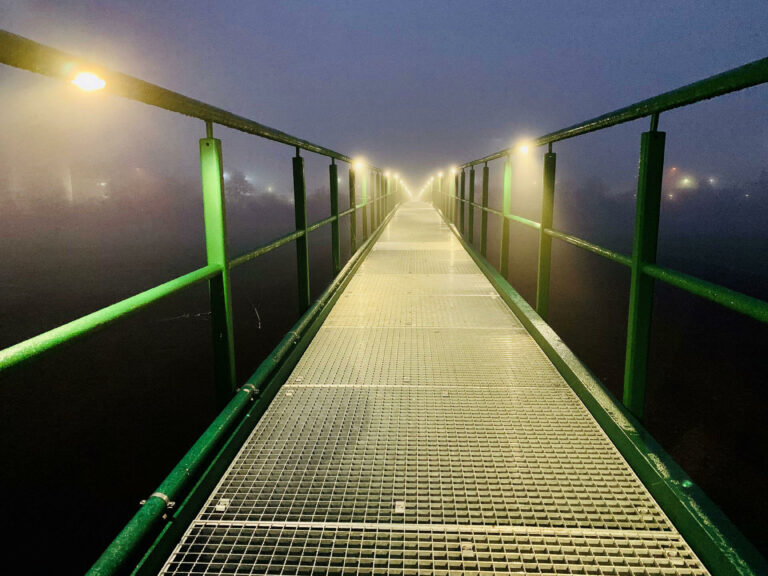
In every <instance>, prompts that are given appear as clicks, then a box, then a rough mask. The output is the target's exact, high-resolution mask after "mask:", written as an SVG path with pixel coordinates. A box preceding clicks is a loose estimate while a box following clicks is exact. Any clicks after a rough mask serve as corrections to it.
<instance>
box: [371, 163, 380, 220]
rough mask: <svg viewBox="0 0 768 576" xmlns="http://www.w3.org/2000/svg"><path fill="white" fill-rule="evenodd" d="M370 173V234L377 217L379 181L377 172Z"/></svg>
mask: <svg viewBox="0 0 768 576" xmlns="http://www.w3.org/2000/svg"><path fill="white" fill-rule="evenodd" d="M370 174H371V234H373V231H374V230H376V227H377V222H378V218H379V210H378V208H379V206H378V203H379V182H378V173H377V172H376V171H375V170H374V171H373V172H371V173H370Z"/></svg>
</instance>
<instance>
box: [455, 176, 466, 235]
mask: <svg viewBox="0 0 768 576" xmlns="http://www.w3.org/2000/svg"><path fill="white" fill-rule="evenodd" d="M466 180H467V176H466V172H464V169H463V168H462V169H461V191H460V195H461V196H460V199H459V202H458V203H457V205H458V207H459V209H460V210H461V212H459V232H460V233H461V235H462V236H464V208H465V206H464V191H465V187H466Z"/></svg>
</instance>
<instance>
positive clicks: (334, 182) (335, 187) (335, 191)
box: [328, 162, 341, 276]
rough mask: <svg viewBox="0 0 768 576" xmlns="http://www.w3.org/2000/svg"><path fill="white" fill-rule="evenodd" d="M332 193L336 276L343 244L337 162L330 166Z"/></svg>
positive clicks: (334, 272) (333, 264)
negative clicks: (340, 240)
mask: <svg viewBox="0 0 768 576" xmlns="http://www.w3.org/2000/svg"><path fill="white" fill-rule="evenodd" d="M328 178H329V184H330V192H331V220H332V221H331V260H332V267H333V274H334V276H335V275H336V274H338V273H339V270H341V244H340V243H339V167H338V166H336V163H335V162H331V164H330V165H329V166H328Z"/></svg>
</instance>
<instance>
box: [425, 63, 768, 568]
mask: <svg viewBox="0 0 768 576" xmlns="http://www.w3.org/2000/svg"><path fill="white" fill-rule="evenodd" d="M766 82H768V58H763V59H761V60H757V61H755V62H752V63H749V64H746V65H744V66H740V67H738V68H734V69H733V70H729V71H727V72H724V73H722V74H718V75H716V76H712V77H710V78H706V79H704V80H701V81H699V82H695V83H693V84H689V85H687V86H683V87H682V88H678V89H676V90H672V91H670V92H666V93H664V94H661V95H659V96H656V97H654V98H649V99H647V100H643V101H641V102H637V103H635V104H632V105H630V106H627V107H625V108H621V109H619V110H616V111H614V112H610V113H608V114H604V115H602V116H598V117H597V118H593V119H591V120H587V121H585V122H581V123H579V124H575V125H573V126H570V127H568V128H564V129H562V130H558V131H556V132H552V133H550V134H547V135H544V136H541V137H539V138H537V139H536V140H534V141H533V142H532V145H534V146H544V145H547V146H548V149H547V153H546V154H545V157H544V177H543V185H542V211H541V213H542V222H535V221H533V220H529V219H527V218H523V217H521V216H518V215H515V214H512V212H511V211H510V205H511V155H512V153H513V152H514V148H505V149H504V150H501V151H499V152H496V153H494V154H490V155H488V156H484V157H482V158H478V159H477V160H472V161H470V162H466V163H464V164H461V165H460V166H459V170H461V172H462V175H463V173H464V169H465V168H467V167H469V168H470V169H474V166H476V165H478V164H483V165H484V168H483V200H482V204H480V205H478V204H476V203H475V202H474V200H473V199H469V200H467V199H465V198H464V195H463V194H461V195H459V194H455V195H453V194H451V193H450V191H448V192H443V191H442V189H441V188H438V189H437V190H436V189H435V188H434V185H433V187H432V199H433V204H434V205H435V207H436V208H437V209H438V210H439V211H440V212H441V213H442V214H443V217H444V218H445V220H446V221H447V222H448V223H450V225H452V226H453V229H454V232H455V233H456V234H458V235H459V236H460V237H463V236H464V226H463V225H462V222H461V219H460V218H459V217H457V215H456V212H457V211H458V210H454V209H452V205H453V203H454V202H455V203H456V205H457V206H461V210H462V212H461V213H462V215H463V210H464V204H466V203H469V206H470V207H472V208H478V209H479V210H481V214H482V226H481V234H480V255H476V254H474V251H473V249H472V248H471V246H473V245H474V243H475V239H474V238H473V237H470V238H463V241H464V242H465V244H466V245H467V247H468V248H469V249H470V252H471V253H473V256H474V257H475V258H476V259H479V260H478V261H479V262H480V263H481V264H482V267H485V268H484V270H485V271H486V274H491V275H493V274H492V273H490V272H489V271H488V270H487V269H486V268H487V266H486V264H487V261H485V260H484V258H485V252H486V244H487V224H486V223H487V215H488V214H494V215H496V216H498V217H499V218H500V219H501V222H502V234H501V246H500V251H499V253H500V258H499V262H498V265H497V269H498V270H499V272H498V273H495V272H494V273H495V274H497V275H498V276H499V280H498V284H499V286H500V289H501V290H502V291H503V290H504V286H503V284H504V282H506V278H507V276H508V274H507V263H508V257H509V256H508V255H509V223H510V222H517V223H519V224H522V225H525V226H528V227H531V228H536V229H538V230H539V249H538V250H539V254H538V270H537V279H536V313H537V316H538V318H539V319H540V320H539V321H538V322H541V319H546V316H547V313H548V309H549V281H550V268H551V239H552V238H555V239H558V240H561V241H563V242H566V243H569V244H571V245H573V246H576V247H578V248H581V249H583V250H587V251H589V252H591V253H593V254H596V255H598V256H601V257H603V258H606V259H608V260H610V261H612V262H616V263H618V264H621V265H623V266H627V267H629V268H630V270H631V279H630V299H629V318H628V329H627V341H626V357H625V370H624V394H623V403H624V406H625V407H626V410H628V412H629V414H631V416H632V417H633V418H636V419H637V420H638V422H639V421H641V420H642V417H643V414H644V410H645V387H646V367H647V364H648V351H649V347H650V338H651V330H650V324H651V315H652V309H653V287H654V284H653V283H654V281H655V280H659V281H661V282H664V283H666V284H668V285H671V286H674V287H676V288H679V289H681V290H684V291H686V292H688V293H690V294H693V295H696V296H699V297H702V298H705V299H707V300H710V301H712V302H715V303H717V304H720V305H722V306H724V307H726V308H729V309H731V310H734V311H735V312H738V313H740V314H743V315H745V316H748V317H750V318H753V319H755V320H757V321H759V322H766V323H768V302H765V301H763V300H760V299H758V298H753V297H751V296H747V295H746V294H742V293H740V292H737V291H735V290H731V289H729V288H726V287H724V286H720V285H718V284H714V283H711V282H707V281H705V280H701V279H699V278H695V277H693V276H689V275H687V274H683V273H681V272H678V271H675V270H669V269H667V268H662V267H660V266H657V265H656V248H657V240H658V227H659V209H660V202H661V185H662V173H663V164H664V142H665V133H664V132H660V131H659V130H658V126H659V114H660V113H661V112H664V111H667V110H672V109H674V108H678V107H681V106H687V105H690V104H693V103H696V102H699V101H702V100H706V99H709V98H715V97H717V96H721V95H724V94H728V93H731V92H736V91H738V90H743V89H745V88H748V87H751V86H756V85H759V84H764V83H766ZM649 116H650V120H651V121H650V129H649V130H648V131H646V132H644V133H643V134H642V139H641V151H640V164H639V174H638V190H637V206H636V211H635V230H634V243H633V249H632V253H631V254H630V255H625V254H620V253H618V252H615V251H613V250H609V249H608V248H604V247H602V246H599V245H597V244H594V243H592V242H588V241H586V240H584V239H581V238H578V237H576V236H573V235H571V234H566V233H564V232H561V231H558V230H555V229H553V227H552V214H553V208H554V190H555V167H556V158H557V156H556V154H555V153H554V152H553V151H552V144H553V143H554V142H558V141H560V140H565V139H567V138H573V137H575V136H579V135H582V134H587V133H589V132H594V131H597V130H602V129H604V128H608V127H610V126H615V125H617V124H621V123H624V122H629V121H632V120H636V119H639V118H644V117H649ZM500 158H504V159H505V162H504V169H503V170H504V179H503V182H504V185H503V190H502V206H503V207H502V210H495V209H493V208H489V207H488V200H487V189H488V177H489V168H488V162H490V161H491V160H496V159H500ZM510 289H511V287H510ZM514 298H515V299H517V300H519V301H521V299H520V298H519V296H517V295H515V296H514ZM515 306H516V307H517V308H519V309H523V308H525V306H527V305H523V304H521V303H520V302H517V303H516V304H515ZM532 326H533V327H534V328H535V327H536V326H538V324H536V323H535V322H534V323H533V324H532ZM537 329H538V328H537ZM534 332H535V330H534ZM550 340H552V339H550ZM547 345H548V346H549V345H550V344H547ZM560 346H562V343H560ZM556 348H557V346H552V349H553V354H555V355H556V354H557V350H556ZM569 353H570V352H569ZM566 379H567V378H566ZM606 394H607V392H606ZM601 410H602V409H601ZM622 410H623V409H622ZM596 417H598V420H600V418H601V417H600V416H599V415H598V416H596ZM606 418H607V420H612V419H613V418H614V416H611V415H610V413H609V415H608V416H607V417H606ZM607 420H606V421H607ZM610 426H613V424H611V425H610ZM604 428H605V426H604ZM606 431H607V432H609V435H611V438H612V439H614V440H615V441H617V443H619V442H621V439H620V438H619V439H618V440H616V438H618V435H617V434H614V433H613V432H611V431H610V430H608V429H607V430H606ZM651 481H655V480H654V479H653V478H651ZM681 502H683V500H681ZM697 503H703V505H704V506H705V508H706V512H704V513H703V516H701V515H700V512H697V511H696V510H693V511H687V512H682V513H680V516H679V517H680V518H681V520H680V521H681V523H682V524H688V525H689V526H688V527H689V528H690V530H689V533H690V534H691V535H692V537H693V539H694V544H695V546H694V549H695V550H697V553H699V554H700V555H702V556H706V557H707V558H708V559H710V560H711V561H712V562H713V563H714V564H716V565H717V566H718V567H721V568H722V567H723V566H727V567H729V568H727V572H729V573H734V574H753V573H755V570H754V569H752V568H750V567H749V562H747V561H746V560H745V559H744V558H743V557H742V556H741V555H740V554H741V553H740V552H737V551H734V550H731V549H730V548H728V546H729V544H728V538H726V537H725V536H723V533H729V534H731V535H732V537H731V540H732V541H739V542H741V543H740V544H739V545H740V547H741V549H742V550H743V551H744V557H750V558H753V559H756V560H755V561H754V563H753V564H754V565H759V566H765V561H764V560H763V559H762V558H760V555H759V553H757V552H756V551H754V550H753V549H752V548H751V547H750V545H749V544H747V543H744V542H742V538H743V537H741V536H740V535H738V531H737V530H736V529H735V528H733V527H732V526H731V525H730V523H729V522H728V521H727V519H721V520H717V522H715V521H713V520H712V518H713V517H717V518H720V516H721V513H720V512H719V511H714V512H713V511H712V510H711V508H712V507H711V506H710V505H709V504H708V500H706V498H705V497H704V496H702V497H701V498H699V499H698V500H693V501H692V504H691V506H693V507H695V506H696V505H697ZM687 506H688V505H687V504H685V503H683V504H682V508H686V507H687ZM678 512H679V510H678ZM707 522H713V525H712V526H710V527H707V526H705V524H706V523H707ZM681 532H686V530H683V529H682V528H681ZM684 535H685V534H684ZM707 545H712V546H714V547H715V548H716V549H717V551H716V552H715V553H710V551H709V550H706V548H705V547H706V546H707ZM703 547H704V548H703ZM697 548H698V549H697Z"/></svg>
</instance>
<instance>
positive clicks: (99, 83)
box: [72, 72, 107, 92]
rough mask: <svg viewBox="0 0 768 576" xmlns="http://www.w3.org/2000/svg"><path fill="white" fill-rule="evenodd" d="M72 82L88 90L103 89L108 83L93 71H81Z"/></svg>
mask: <svg viewBox="0 0 768 576" xmlns="http://www.w3.org/2000/svg"><path fill="white" fill-rule="evenodd" d="M72 84H74V85H75V86H77V87H78V88H80V89H81V90H85V91H86V92H94V91H96V90H101V89H102V88H104V86H106V85H107V83H106V81H104V80H103V79H102V78H100V77H99V76H97V75H96V74H94V73H93V72H79V73H78V74H77V76H75V77H74V79H73V80H72Z"/></svg>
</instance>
